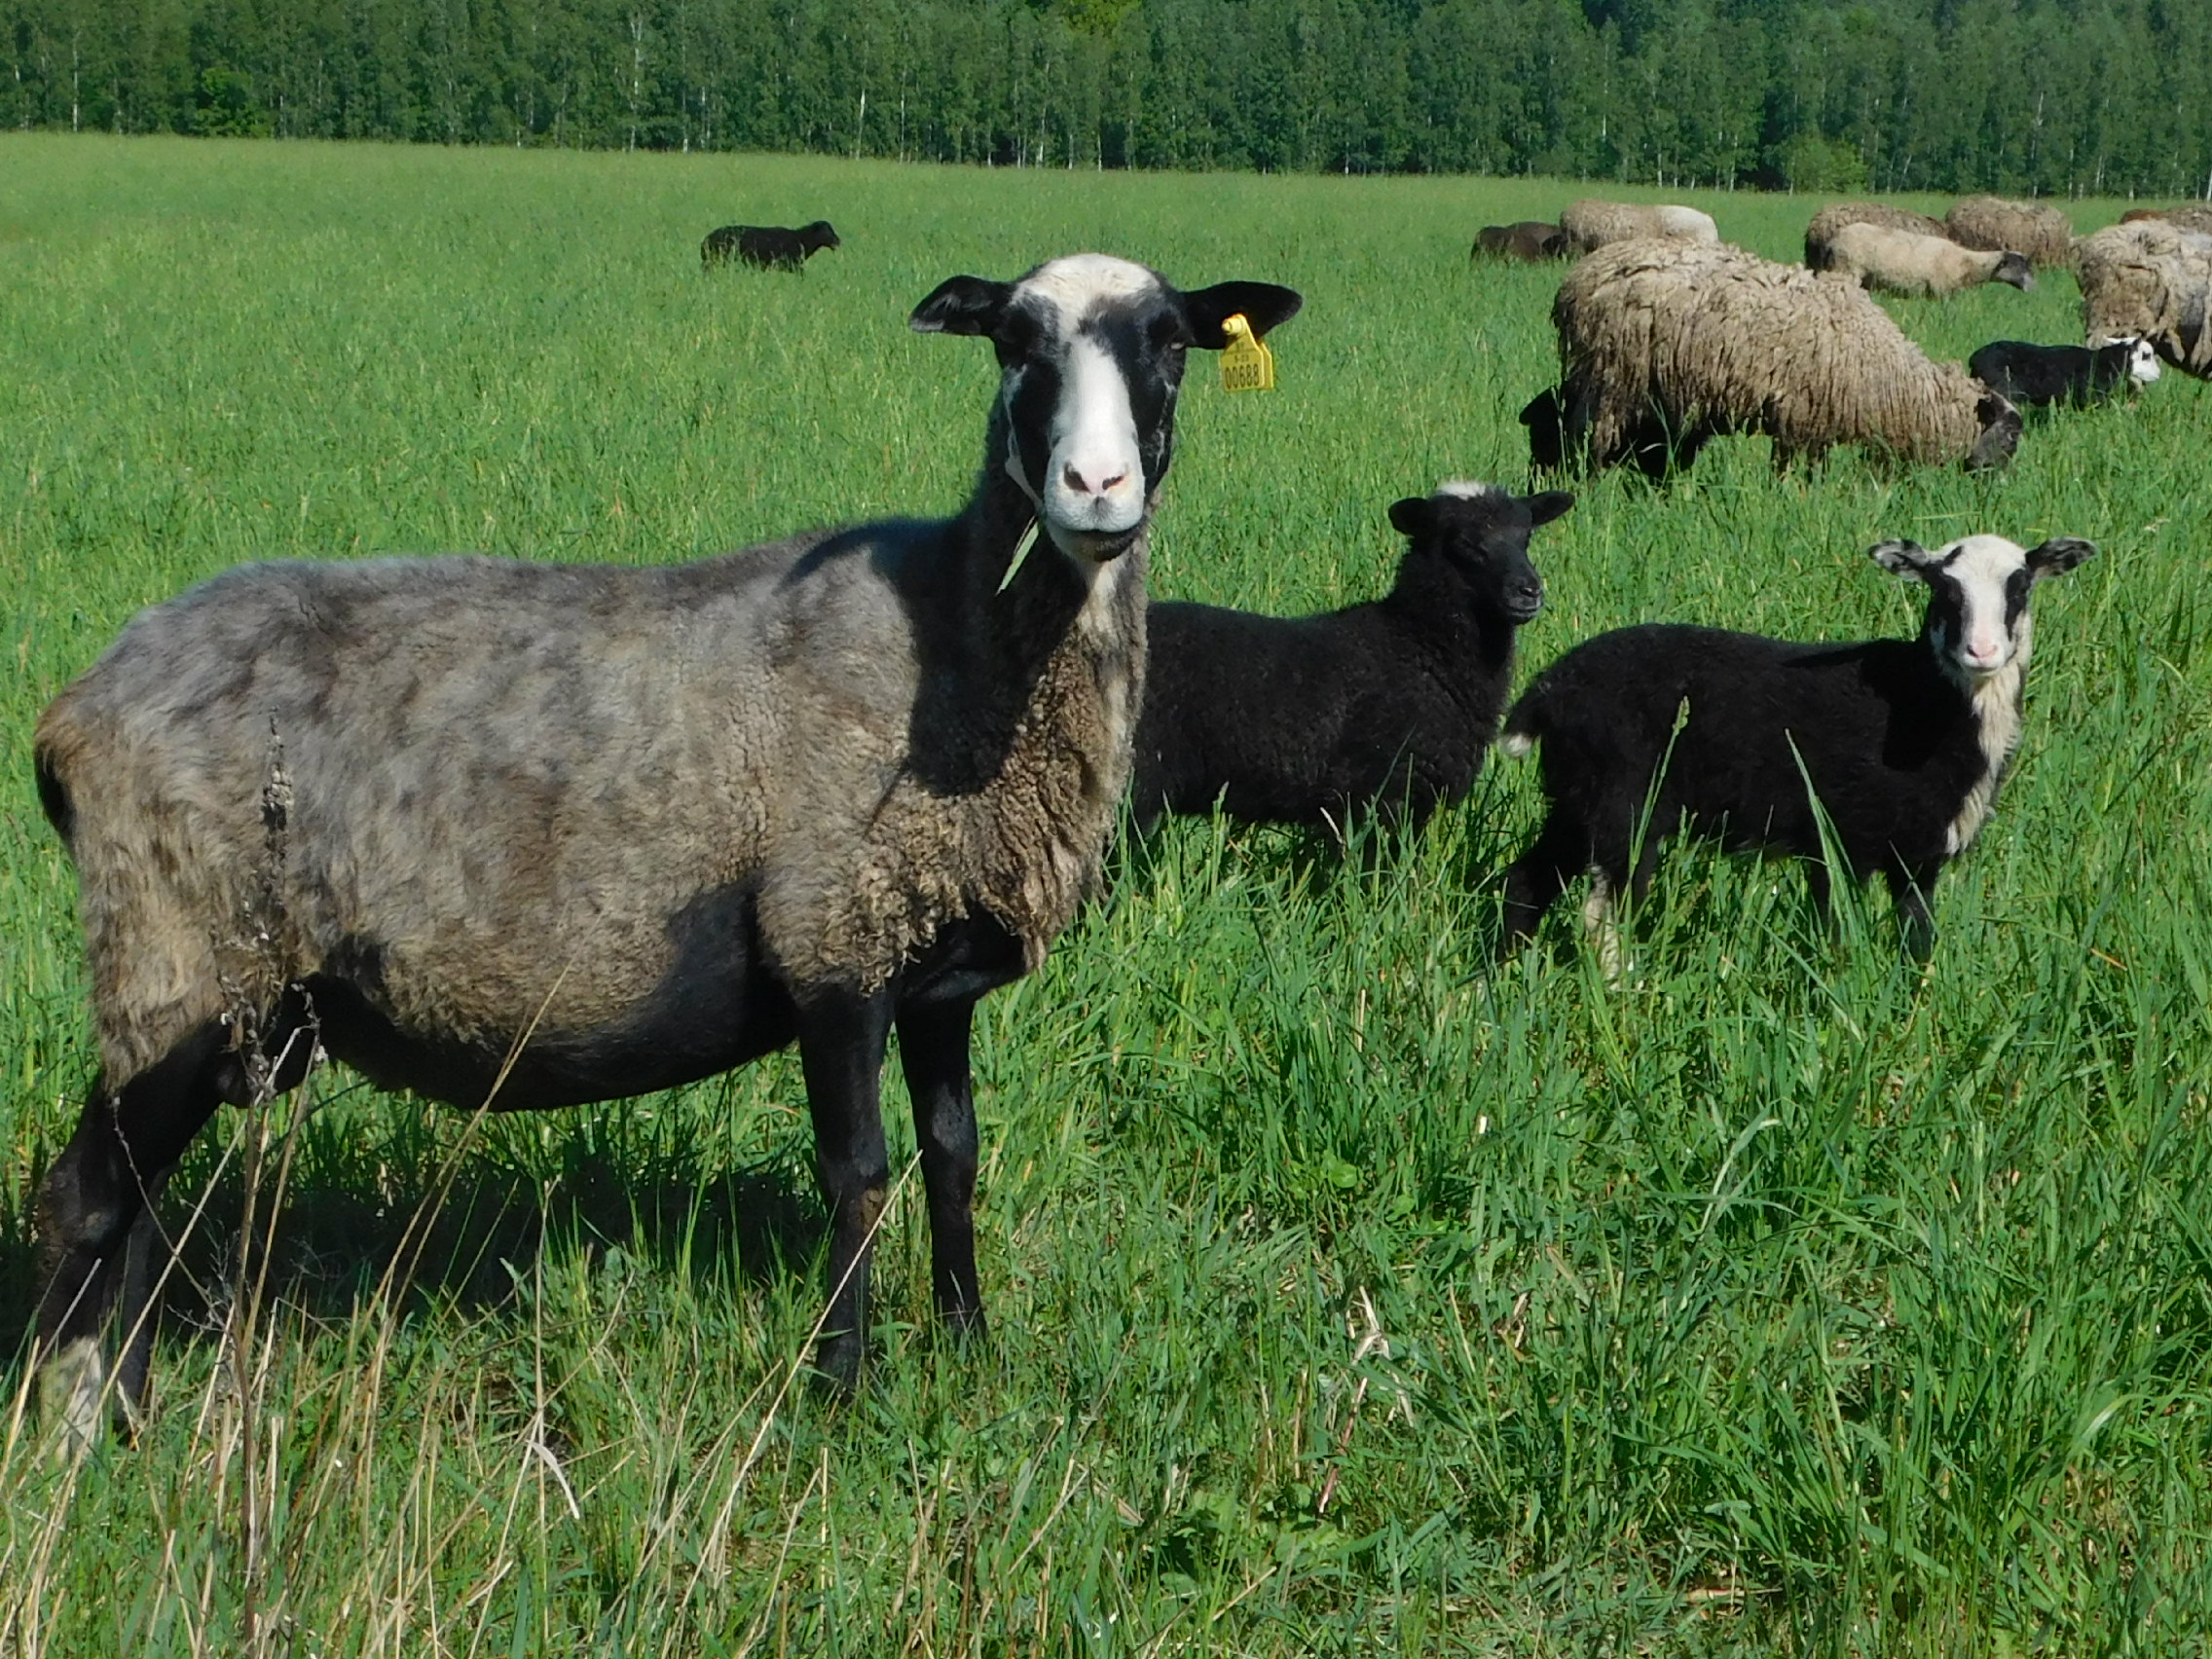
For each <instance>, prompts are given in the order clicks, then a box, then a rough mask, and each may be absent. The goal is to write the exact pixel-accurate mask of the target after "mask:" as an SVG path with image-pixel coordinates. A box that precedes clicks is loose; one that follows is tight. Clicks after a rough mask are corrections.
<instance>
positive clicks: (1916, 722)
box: [1501, 535, 2096, 966]
mask: <svg viewBox="0 0 2212 1659" xmlns="http://www.w3.org/2000/svg"><path fill="white" fill-rule="evenodd" d="M2095 551H2096V549H2095V548H2094V547H2092V546H2091V545H2090V544H2089V543H2088V542H2086V541H2077V540H2075V539H2073V538H2071V537H2067V536H2059V537H2054V538H2053V539H2051V540H2048V541H2046V542H2044V543H2043V544H2042V545H2041V546H2039V547H2036V548H2034V549H2033V550H2028V549H2023V548H2022V547H2020V546H2019V545H2018V544H2016V543H2014V542H2011V541H2008V540H2006V539H2005V538H2004V537H2003V536H2000V535H1970V536H1967V537H1965V538H1964V539H1962V540H1958V541H1954V542H1952V543H1950V545H1948V546H1947V547H1944V548H1942V549H1941V550H1940V551H1938V552H1935V553H1930V552H1929V551H1927V550H1926V549H1925V548H1923V547H1921V546H1920V545H1919V544H1918V543H1916V542H1911V541H1885V542H1883V543H1881V544H1880V545H1879V546H1877V547H1875V548H1873V549H1872V557H1873V558H1874V560H1875V561H1876V562H1877V563H1878V564H1880V565H1881V566H1882V567H1883V568H1884V569H1886V570H1891V571H1897V572H1899V574H1902V575H1911V576H1917V577H1918V578H1919V579H1920V580H1921V581H1923V582H1926V583H1927V584H1928V588H1929V596H1928V610H1927V614H1926V616H1925V618H1924V620H1923V621H1922V624H1921V629H1920V637H1919V638H1918V639H1917V640H1869V641H1864V642H1862V643H1858V644H1843V645H1799V644H1795V643H1792V642H1790V641H1787V640H1770V639H1766V638H1764V637H1762V636H1760V635H1756V634H1731V633H1724V632H1722V631H1721V630H1719V629H1717V628H1693V627H1683V626H1677V625H1664V624H1662V625H1655V626H1647V627H1640V628H1622V629H1619V630H1617V631H1616V632H1613V633H1609V634H1601V635H1599V636H1598V637H1597V638H1596V639H1593V640H1588V641H1585V642H1584V643H1583V644H1581V645H1576V646H1575V647H1574V648H1573V649H1572V650H1570V651H1568V652H1567V654H1566V655H1565V656H1563V657H1561V658H1560V659H1559V660H1558V661H1557V662H1555V663H1553V664H1552V665H1551V666H1550V667H1549V668H1547V669H1545V670H1544V671H1543V673H1542V674H1540V675H1538V676H1537V677H1536V680H1535V682H1534V683H1533V684H1531V685H1530V688H1529V689H1528V691H1526V692H1525V693H1524V694H1523V695H1522V697H1521V700H1520V701H1519V702H1518V703H1516V704H1515V705H1514V707H1513V712H1512V713H1511V714H1510V715H1508V716H1507V717H1506V721H1505V732H1504V736H1503V739H1502V740H1501V748H1502V749H1503V751H1504V753H1505V754H1507V755H1511V756H1522V755H1527V754H1528V753H1529V752H1530V749H1531V748H1532V747H1534V746H1536V745H1538V744H1541V745H1542V748H1543V760H1542V765H1543V787H1544V793H1545V795H1546V796H1548V797H1549V799H1550V803H1551V809H1550V814H1549V816H1548V817H1547V818H1546V819H1545V820H1544V825H1543V828H1542V829H1541V830H1539V831H1538V832H1537V835H1536V838H1535V840H1534V841H1533V842H1532V843H1531V844H1530V847H1529V849H1528V851H1527V852H1525V853H1523V854H1522V855H1521V857H1520V859H1519V860H1517V861H1516V862H1515V863H1514V865H1513V866H1512V867H1511V868H1510V869H1508V870H1507V871H1506V876H1505V937H1504V947H1505V948H1506V949H1508V950H1510V949H1512V948H1513V947H1514V946H1515V945H1517V944H1518V943H1519V942H1520V941H1521V940H1524V939H1526V938H1527V937H1528V936H1529V935H1530V933H1532V932H1534V931H1535V927H1536V924H1537V922H1538V921H1539V920H1540V919H1541V918H1542V916H1543V913H1544V911H1545V910H1546V909H1548V908H1549V907H1550V906H1551V903H1552V902H1553V901H1554V900H1555V899H1557V898H1558V897H1559V895H1560V892H1561V890H1562V889H1563V888H1564V887H1565V886H1566V885H1567V882H1568V881H1570V880H1572V879H1573V878H1574V877H1575V876H1577V875H1579V874H1581V873H1582V872H1583V871H1584V870H1593V871H1595V872H1596V882H1595V886H1594V888H1593V890H1592V893H1591V897H1590V903H1589V906H1588V909H1587V910H1586V916H1587V919H1588V920H1589V921H1590V923H1591V924H1592V925H1593V927H1600V926H1603V925H1604V922H1605V919H1606V915H1607V911H1608V907H1609V905H1610V903H1611V899H1612V897H1613V895H1615V894H1617V893H1618V892H1620V890H1621V889H1622V888H1623V887H1624V886H1627V885H1629V884H1630V883H1631V882H1632V881H1633V886H1632V887H1631V889H1630V890H1631V892H1632V893H1633V894H1634V895H1635V896H1636V897H1638V898H1641V897H1642V894H1643V892H1644V890H1645V888H1646V887H1647V886H1648V885H1649V883H1650V880H1651V874H1652V870H1653V868H1654V867H1655V866H1656V865H1657V863H1658V858H1659V843H1660V840H1661V838H1662V836H1664V835H1665V834H1667V833H1669V832H1671V831H1673V830H1675V829H1676V827H1677V825H1686V827H1687V828H1688V829H1689V830H1694V831H1696V832H1698V833H1702V834H1706V835H1711V836H1715V837H1717V838H1718V839H1720V840H1721V842H1722V843H1723V844H1724V845H1725V846H1727V847H1728V848H1729V849H1730V850H1731V851H1739V852H1743V851H1751V850H1755V849H1761V848H1771V849H1774V850H1777V851H1781V852H1787V853H1793V854H1796V855H1797V856H1799V857H1800V858H1802V859H1804V860H1805V861H1806V865H1805V872H1806V877H1807V880H1808V881H1809V882H1810V883H1811V885H1812V889H1813V897H1814V901H1815V903H1817V904H1818V905H1820V906H1821V907H1822V908H1824V909H1825V906H1826V903H1827V895H1828V885H1829V872H1828V870H1827V868H1826V866H1825V864H1824V863H1823V862H1822V858H1823V851H1822V845H1821V832H1820V828H1819V823H1818V814H1816V812H1815V810H1814V800H1815V798H1816V797H1817V798H1818V800H1819V803H1820V809H1821V811H1823V812H1825V814H1826V815H1827V818H1828V821H1829V825H1830V828H1831V830H1832V833H1833V835H1834V841H1835V845H1836V847H1837V849H1838V851H1839V852H1840V853H1841V855H1842V857H1843V858H1844V860H1845V861H1846V863H1847V864H1848V866H1849V870H1850V874H1851V875H1852V877H1853V878H1854V879H1856V880H1861V881H1863V880H1865V879H1867V878H1868V877H1870V876H1872V875H1873V874H1874V873H1875V872H1877V871H1879V872H1880V873H1881V874H1882V875H1884V876H1885V877H1886V878H1887V879H1888V882H1889V887H1890V892H1891V894H1892V896H1893V897H1894V898H1895V900H1896V903H1897V909H1898V915H1899V922H1900V924H1901V925H1902V927H1903V930H1904V942H1905V948H1906V949H1907V950H1908V951H1909V952H1910V953H1911V954H1912V955H1913V956H1915V957H1916V958H1922V959H1925V957H1926V956H1927V954H1928V951H1929V949H1930V947H1931V946H1932V944H1933V942H1934V938H1935V924H1934V921H1933V919H1932V918H1931V916H1930V914H1929V910H1928V895H1929V890H1930V889H1931V888H1932V887H1934V885H1935V883H1936V875H1937V873H1938V872H1939V871H1940V870H1941V869H1942V867H1943V866H1944V865H1945V864H1946V863H1947V862H1949V861H1950V860H1951V859H1952V858H1954V857H1956V856H1957V855H1958V854H1959V853H1960V852H1962V851H1964V850H1965V848H1966V847H1967V845H1968V844H1969V843H1970V842H1972V839H1973V837H1974V833H1975V831H1976V830H1979V829H1980V828H1981V826H1982V823H1983V821H1984V820H1986V819H1987V818H1988V816H1989V813H1990V809H1991V808H1992V807H1993V806H1994V805H1995V804H1996V798H1997V789H1998V786H1999V784H2000V783H2001V782H2003V780H2004V776H2005V771H2006V767H2007V763H2008V762H2009V759H2010V756H2011V754H2012V748H2013V745H2014V744H2015V743H2016V742H2017V741H2018V739H2019V732H2020V690H2021V685H2022V682H2023V681H2024V679H2025V677H2026V673H2027V666H2028V649H2029V644H2030V639H2031V632H2032V630H2031V627H2030V619H2029V615H2028V593H2029V590H2030V589H2031V588H2032V587H2033V586H2034V585H2035V583H2036V582H2038V581H2040V580H2041V579H2042V578H2044V577H2045V576H2054V575H2057V574H2059V573H2060V572H2061V571H2070V570H2072V569H2073V568H2074V567H2075V566H2076V565H2079V564H2080V563H2081V562H2082V561H2083V560H2084V559H2086V558H2088V557H2089V555H2090V554H2092V553H2093V552H2095ZM1808 781H1809V782H1810V784H1811V792H1810V793H1808V791H1807V788H1806V786H1807V783H1808ZM1647 806H1648V810H1649V818H1648V821H1646V818H1645V813H1646V808H1647ZM1640 835H1641V844H1640V842H1639V837H1640ZM1632 862H1633V868H1632ZM1608 966H1609V964H1608Z"/></svg>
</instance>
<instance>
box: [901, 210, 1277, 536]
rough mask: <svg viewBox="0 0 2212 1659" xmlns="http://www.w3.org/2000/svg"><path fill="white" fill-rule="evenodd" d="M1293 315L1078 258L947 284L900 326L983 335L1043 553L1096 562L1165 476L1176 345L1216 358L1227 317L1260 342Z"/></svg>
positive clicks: (1178, 369)
mask: <svg viewBox="0 0 2212 1659" xmlns="http://www.w3.org/2000/svg"><path fill="white" fill-rule="evenodd" d="M1298 307H1299V297H1298V295H1297V294H1295V293H1293V292H1291V290H1289V289H1288V288H1278V287H1274V286H1272V284H1269V283H1265V282H1223V283H1218V284H1216V285H1215V286H1213V287H1211V288H1203V289H1198V290H1194V291H1191V292H1183V291H1180V290H1178V289H1176V288H1174V287H1172V286H1170V285H1169V284H1168V283H1167V282H1166V281H1165V280H1164V279H1163V278H1162V277H1161V276H1160V275H1159V274H1158V273H1157V272H1153V271H1149V270H1147V269H1146V268H1145V267H1143V266H1141V265H1135V264H1131V263H1130V262H1129V261H1128V260H1125V259H1114V258H1111V257H1109V256H1107V255H1105V254H1097V253H1079V254H1073V255H1070V256H1068V257H1067V258H1064V259H1055V260H1051V261H1050V262H1049V263H1047V264H1044V265H1040V266H1039V267H1038V268H1037V269H1036V270H1034V271H1032V272H1030V273H1029V275H1028V276H1024V277H1022V278H1021V280H1020V281H1018V282H986V281H984V280H982V279H981V278H979V277H974V276H955V277H953V278H952V279H951V280H950V281H948V282H946V283H944V284H942V285H941V286H940V288H939V289H938V291H937V292H936V293H934V294H932V295H931V296H930V297H929V298H928V299H926V300H924V301H923V302H922V303H921V304H920V305H919V306H917V307H916V308H915V309H914V314H913V317H912V323H913V326H914V327H915V328H917V329H919V330H921V331H923V332H924V333H930V332H936V331H939V330H942V331H944V332H946V333H954V334H987V335H989V336H990V338H991V342H992V344H993V345H994V346H995V347H996V348H997V350H998V356H999V368H1000V373H1001V377H1002V378H1001V380H1000V383H999V401H1000V405H1001V411H1002V418H1001V420H1000V422H999V423H998V428H997V429H998V431H999V433H1000V442H1001V443H1002V445H1003V448H1004V451H1005V456H1004V462H1003V464H1004V466H1005V468H1006V472H1007V475H1008V476H1009V477H1010V478H1012V479H1013V480H1014V483H1015V484H1016V485H1018V486H1019V487H1020V489H1021V492H1022V494H1023V495H1025V496H1027V497H1028V498H1029V499H1030V501H1031V502H1032V503H1034V504H1035V506H1036V508H1037V516H1038V519H1039V522H1040V523H1041V524H1042V525H1043V526H1044V529H1045V531H1046V534H1047V535H1050V536H1051V541H1052V544H1053V545H1054V546H1056V547H1057V548H1059V549H1060V551H1061V552H1063V553H1065V554H1067V555H1069V556H1070V557H1071V558H1075V559H1078V560H1081V561H1086V562H1088V563H1091V564H1103V563H1105V562H1106V561H1107V560H1110V559H1113V558H1115V557H1117V556H1119V555H1120V554H1121V553H1122V552H1124V550H1125V549H1127V548H1128V547H1129V546H1130V545H1131V544H1132V543H1133V542H1134V541H1135V539H1136V536H1137V535H1138V533H1139V532H1141V531H1142V530H1143V528H1144V524H1145V520H1146V518H1147V516H1148V515H1149V513H1150V512H1151V510H1152V504H1153V501H1154V498H1155V495H1156V493H1157V492H1158V490H1159V488H1160V483H1161V479H1163V478H1164V477H1165V476H1166V474H1167V466H1168V462H1169V461H1170V460H1171V459H1172V458H1173V454H1174V433H1175V399H1176V395H1177V393H1178V392H1179V391H1180V390H1181V389H1182V385H1183V359H1184V353H1185V352H1186V350H1188V349H1189V348H1191V347H1193V346H1198V347H1202V348H1206V349H1210V350H1219V349H1220V348H1221V346H1222V345H1223V344H1224V336H1223V334H1222V327H1221V325H1222V321H1223V319H1224V318H1226V317H1228V316H1229V315H1231V314H1232V313H1243V314H1244V315H1245V316H1246V317H1247V318H1248V319H1249V320H1250V322H1251V324H1252V327H1253V329H1254V331H1255V332H1257V333H1261V334H1265V333H1266V332H1267V331H1268V330H1269V329H1270V328H1272V327H1273V326H1274V325H1275V324H1276V323H1279V322H1282V321H1284V320H1286V319H1287V318H1289V317H1290V316H1291V315H1292V314H1294V313H1296V312H1297V310H1298Z"/></svg>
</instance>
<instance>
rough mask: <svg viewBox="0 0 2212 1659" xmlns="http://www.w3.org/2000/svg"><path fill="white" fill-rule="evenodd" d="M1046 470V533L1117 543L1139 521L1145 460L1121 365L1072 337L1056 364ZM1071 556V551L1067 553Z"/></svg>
mask: <svg viewBox="0 0 2212 1659" xmlns="http://www.w3.org/2000/svg"><path fill="white" fill-rule="evenodd" d="M1051 441H1052V447H1051V455H1050V456H1049V457H1048V458H1047V459H1046V462H1045V480H1044V490H1043V492H1042V495H1043V507H1044V516H1045V525H1046V528H1047V529H1048V530H1049V531H1051V532H1052V533H1053V540H1054V541H1055V542H1057V541H1059V539H1060V537H1059V534H1058V533H1059V532H1061V531H1073V532H1076V533H1078V534H1093V535H1118V534H1119V533H1121V532H1123V531H1127V530H1134V529H1135V528H1136V527H1137V525H1138V524H1139V523H1140V522H1141V521H1142V520H1143V518H1144V457H1143V455H1142V454H1141V452H1140V451H1139V450H1138V448H1137V423H1136V416H1135V414H1134V412H1133V411H1132V410H1131V409H1130V407H1129V387H1128V382H1127V381H1125V380H1124V379H1123V377H1122V369H1121V365H1120V364H1118V363H1116V362H1115V361H1114V359H1113V357H1112V356H1111V355H1110V354H1109V353H1108V352H1107V350H1106V349H1105V348H1104V347H1103V346H1101V345H1100V344H1099V343H1098V342H1097V341H1095V340H1091V339H1088V338H1086V337H1084V336H1081V335H1079V336H1077V337H1076V338H1075V339H1073V340H1070V341H1069V342H1068V343H1067V350H1066V353H1065V355H1064V356H1062V358H1061V360H1060V400H1059V407H1058V408H1056V409H1054V410H1053V411H1052V424H1051ZM1063 550H1066V551H1072V549H1065V548H1063Z"/></svg>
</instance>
